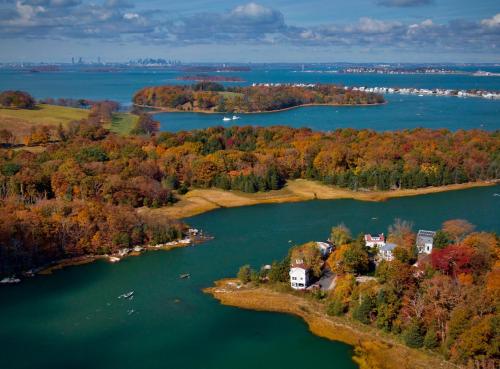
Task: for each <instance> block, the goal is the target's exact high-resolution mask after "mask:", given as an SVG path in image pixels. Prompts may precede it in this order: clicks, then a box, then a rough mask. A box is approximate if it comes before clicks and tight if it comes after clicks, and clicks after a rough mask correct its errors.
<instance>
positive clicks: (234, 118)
mask: <svg viewBox="0 0 500 369" xmlns="http://www.w3.org/2000/svg"><path fill="white" fill-rule="evenodd" d="M232 119H233V120H237V119H241V118H240V117H238V116H237V115H233V118H232Z"/></svg>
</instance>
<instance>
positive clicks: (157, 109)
mask: <svg viewBox="0 0 500 369" xmlns="http://www.w3.org/2000/svg"><path fill="white" fill-rule="evenodd" d="M385 104H387V101H385V102H383V103H374V104H302V105H297V106H291V107H289V108H283V109H276V110H269V111H248V112H243V111H235V112H220V111H213V110H202V109H193V110H181V109H174V108H165V107H161V106H150V105H139V104H133V105H134V106H135V107H137V108H145V109H154V111H150V112H148V113H149V114H157V113H199V114H219V115H222V114H228V115H230V114H242V115H251V114H273V113H280V112H284V111H288V110H293V109H299V108H307V107H313V106H332V107H339V106H347V107H349V106H350V107H357V106H380V105H385Z"/></svg>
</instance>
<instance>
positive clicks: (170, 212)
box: [140, 179, 494, 218]
mask: <svg viewBox="0 0 500 369" xmlns="http://www.w3.org/2000/svg"><path fill="white" fill-rule="evenodd" d="M493 184H494V182H474V183H463V184H457V185H449V186H441V187H425V188H420V189H415V190H411V189H408V190H394V191H351V190H348V189H344V188H339V187H334V186H328V185H325V184H322V183H320V182H315V181H310V180H305V179H296V180H292V181H288V183H287V185H286V186H285V187H284V188H282V189H281V190H277V191H269V192H259V193H254V194H250V193H244V192H238V191H224V190H220V189H215V188H208V189H194V190H192V191H189V192H188V193H187V194H186V195H183V196H179V199H180V201H178V202H177V203H175V204H174V205H172V206H166V207H162V208H159V209H149V208H143V209H140V210H141V211H142V212H144V213H148V214H150V215H152V216H157V217H160V218H161V217H163V216H170V217H173V218H187V217H190V216H193V215H197V214H201V213H204V212H207V211H210V210H214V209H217V208H231V207H237V206H248V205H257V204H269V203H284V202H297V201H306V200H314V199H324V200H327V199H330V200H333V199H355V200H362V201H384V200H387V199H389V198H393V197H404V196H417V195H424V194H429V193H436V192H443V191H452V190H461V189H466V188H472V187H480V186H488V185H493Z"/></svg>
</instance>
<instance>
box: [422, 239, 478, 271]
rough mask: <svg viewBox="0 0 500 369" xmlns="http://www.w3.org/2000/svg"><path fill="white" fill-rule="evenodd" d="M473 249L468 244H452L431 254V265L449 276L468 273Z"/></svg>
mask: <svg viewBox="0 0 500 369" xmlns="http://www.w3.org/2000/svg"><path fill="white" fill-rule="evenodd" d="M473 255H474V250H473V249H472V248H470V247H468V246H460V245H452V246H448V247H446V248H444V249H442V250H434V251H433V252H432V254H431V261H432V266H433V267H434V269H436V270H439V271H441V272H443V273H445V274H447V275H449V276H452V277H454V278H455V277H457V276H458V274H460V273H470V271H471V261H472V257H473Z"/></svg>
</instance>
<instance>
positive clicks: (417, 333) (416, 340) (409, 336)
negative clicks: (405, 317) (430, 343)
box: [403, 322, 424, 348]
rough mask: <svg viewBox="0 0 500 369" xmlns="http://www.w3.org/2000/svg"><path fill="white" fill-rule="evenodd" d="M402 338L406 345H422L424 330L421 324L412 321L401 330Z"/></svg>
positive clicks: (415, 346) (413, 346) (414, 346)
mask: <svg viewBox="0 0 500 369" xmlns="http://www.w3.org/2000/svg"><path fill="white" fill-rule="evenodd" d="M403 339H404V341H405V343H406V345H407V346H408V347H412V348H419V347H422V346H423V345H424V330H423V327H422V324H420V323H418V322H412V323H411V324H410V325H409V326H408V327H407V328H406V330H405V331H404V332H403Z"/></svg>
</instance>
